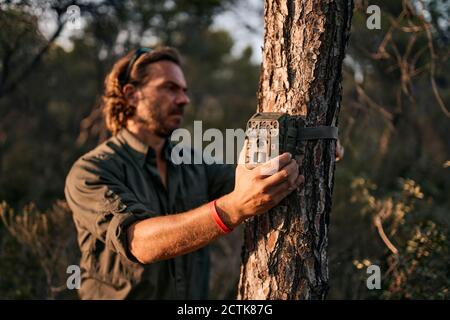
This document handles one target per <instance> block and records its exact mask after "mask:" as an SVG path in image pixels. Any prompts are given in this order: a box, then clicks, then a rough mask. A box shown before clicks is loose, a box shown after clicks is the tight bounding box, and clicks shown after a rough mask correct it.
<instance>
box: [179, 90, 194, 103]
mask: <svg viewBox="0 0 450 320" xmlns="http://www.w3.org/2000/svg"><path fill="white" fill-rule="evenodd" d="M190 102H191V100H190V99H189V96H188V95H187V94H186V92H184V91H182V92H181V93H180V94H178V96H177V100H176V104H182V105H187V104H189V103H190Z"/></svg>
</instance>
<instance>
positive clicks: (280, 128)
mask: <svg viewBox="0 0 450 320" xmlns="http://www.w3.org/2000/svg"><path fill="white" fill-rule="evenodd" d="M246 135H247V139H248V144H247V150H246V153H245V165H246V167H247V168H249V169H252V168H254V167H256V166H258V165H260V164H262V163H264V162H267V161H269V160H271V159H273V158H275V157H277V156H278V155H280V154H282V153H284V152H290V153H291V154H292V155H295V154H296V153H297V150H296V147H297V143H298V141H300V140H315V139H337V138H338V129H337V127H334V126H318V127H308V128H300V127H299V123H298V117H297V116H291V115H289V114H287V113H281V112H261V113H256V114H254V115H253V116H252V117H251V118H250V120H248V122H247V130H246Z"/></svg>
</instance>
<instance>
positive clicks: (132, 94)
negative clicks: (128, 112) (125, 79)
mask: <svg viewBox="0 0 450 320" xmlns="http://www.w3.org/2000/svg"><path fill="white" fill-rule="evenodd" d="M122 92H123V95H124V96H125V99H127V101H128V104H129V105H130V106H135V107H136V106H137V102H138V100H139V99H138V94H139V92H138V90H136V87H135V86H133V85H132V84H130V83H127V84H126V85H125V86H124V87H123V89H122Z"/></svg>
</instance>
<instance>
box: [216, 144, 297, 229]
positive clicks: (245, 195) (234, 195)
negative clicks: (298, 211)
mask: <svg viewBox="0 0 450 320" xmlns="http://www.w3.org/2000/svg"><path fill="white" fill-rule="evenodd" d="M244 148H245V146H244ZM242 152H244V151H242ZM241 154H242V153H241ZM303 181H304V177H303V176H302V175H299V172H298V164H297V162H296V161H295V160H293V159H292V156H291V155H290V154H289V153H283V154H282V155H280V156H278V157H276V158H274V159H272V160H270V161H268V162H266V163H265V164H263V165H260V166H258V167H256V168H254V169H251V170H250V169H247V168H246V167H245V164H243V163H242V162H241V161H240V162H239V164H238V166H237V168H236V182H235V187H234V191H233V192H231V193H230V194H228V195H226V196H224V197H222V198H220V199H218V201H217V209H218V212H219V214H220V215H221V217H222V218H223V220H224V221H225V223H226V224H227V225H228V226H229V227H231V228H233V227H235V226H237V225H239V224H240V223H241V222H242V221H244V220H245V219H247V218H250V217H252V216H255V215H258V214H262V213H264V212H267V211H269V210H270V209H271V208H273V207H275V206H276V205H277V204H278V203H279V202H280V201H281V200H282V199H284V198H285V197H286V196H287V195H289V194H290V193H291V192H292V191H294V190H295V189H296V188H297V187H298V186H299V185H300V184H301V183H302V182H303Z"/></svg>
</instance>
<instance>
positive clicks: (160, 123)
mask: <svg viewBox="0 0 450 320" xmlns="http://www.w3.org/2000/svg"><path fill="white" fill-rule="evenodd" d="M135 117H136V121H137V122H139V123H141V124H143V125H144V126H145V127H146V128H147V129H148V130H149V131H151V132H153V133H154V134H155V135H157V136H158V137H160V138H168V137H170V135H171V134H172V132H173V131H174V130H175V129H173V128H166V127H165V126H164V117H163V116H162V115H161V114H160V113H159V112H158V111H155V112H152V114H151V116H150V117H148V118H146V117H142V116H140V115H137V114H136V115H135Z"/></svg>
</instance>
